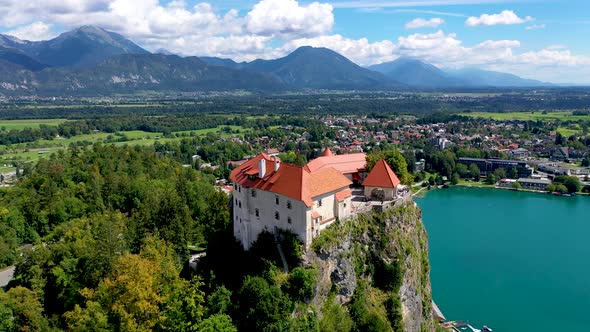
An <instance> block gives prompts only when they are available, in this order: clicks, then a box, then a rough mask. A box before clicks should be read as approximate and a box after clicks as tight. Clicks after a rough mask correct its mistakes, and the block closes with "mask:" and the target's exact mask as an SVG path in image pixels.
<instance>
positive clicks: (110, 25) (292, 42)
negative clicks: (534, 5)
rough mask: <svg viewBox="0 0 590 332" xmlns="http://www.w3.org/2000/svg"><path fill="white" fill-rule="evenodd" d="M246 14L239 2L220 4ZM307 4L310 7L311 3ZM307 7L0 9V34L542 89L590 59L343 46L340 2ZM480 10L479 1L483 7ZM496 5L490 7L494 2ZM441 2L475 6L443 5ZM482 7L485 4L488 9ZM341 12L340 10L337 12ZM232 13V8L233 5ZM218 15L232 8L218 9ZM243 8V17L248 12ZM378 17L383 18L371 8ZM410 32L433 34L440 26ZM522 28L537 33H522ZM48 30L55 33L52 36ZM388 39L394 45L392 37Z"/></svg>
mask: <svg viewBox="0 0 590 332" xmlns="http://www.w3.org/2000/svg"><path fill="white" fill-rule="evenodd" d="M223 1H224V3H228V2H232V3H236V4H238V5H239V6H244V3H246V2H243V1H241V0H223ZM311 1H314V0H311ZM311 1H309V0H306V1H305V2H304V1H302V0H299V1H297V0H249V2H248V5H249V7H246V8H244V7H240V8H241V9H246V10H245V11H240V12H239V11H237V10H234V9H232V10H224V11H221V10H219V9H218V8H220V6H221V5H220V3H219V2H217V1H215V2H213V1H210V3H197V4H194V2H193V0H191V1H189V0H172V1H167V2H166V3H164V2H162V3H161V2H160V1H159V0H28V1H27V0H0V26H1V27H4V30H8V31H7V32H6V33H8V34H13V35H16V36H18V37H19V38H22V39H30V40H39V39H47V38H50V37H52V36H53V35H55V32H56V31H54V29H56V27H60V29H61V28H62V27H63V29H64V30H67V29H70V28H75V27H78V26H81V25H86V24H93V25H98V26H101V27H103V28H106V29H108V30H111V31H115V32H118V33H121V34H122V35H123V36H125V37H127V38H129V39H131V40H133V41H134V42H136V43H138V44H139V45H141V46H142V47H145V48H147V49H149V50H156V49H159V48H165V49H167V50H169V51H171V52H173V53H176V54H181V55H197V56H204V55H208V56H218V57H227V58H232V59H234V60H237V61H251V60H254V59H256V58H264V59H271V58H277V57H281V56H285V55H287V54H288V53H289V52H291V51H293V50H294V49H296V48H297V47H299V46H306V45H309V46H315V47H327V48H330V49H333V50H334V51H336V52H339V53H341V54H343V55H344V56H346V57H347V58H349V59H351V60H352V61H354V62H356V63H358V64H360V65H371V64H375V63H380V62H385V61H391V60H394V59H396V58H398V57H400V56H410V57H415V58H420V59H423V60H425V61H428V62H431V63H433V64H435V65H438V66H443V67H464V66H478V67H481V68H485V69H491V70H500V71H508V72H513V73H516V74H519V75H522V76H525V77H534V78H539V79H545V80H549V81H564V80H565V81H572V82H574V81H576V80H575V79H571V78H572V77H574V78H575V77H577V78H578V80H579V81H583V80H587V77H590V57H588V56H580V55H577V54H574V53H572V52H571V51H570V50H569V49H568V48H567V47H565V46H559V45H553V46H547V47H545V48H542V49H536V50H524V51H523V50H520V48H521V42H520V41H518V40H484V41H481V42H479V43H475V44H470V45H465V44H464V43H463V42H462V41H461V39H460V38H459V37H458V35H457V34H455V33H449V32H444V31H442V30H439V31H436V32H432V33H414V34H409V35H405V36H400V37H398V38H397V39H392V40H381V41H373V40H369V39H367V38H358V39H350V38H347V37H346V36H343V35H341V34H334V33H333V32H332V29H333V27H334V10H333V8H338V7H342V4H343V2H338V1H336V2H331V4H328V3H326V2H327V0H324V3H321V0H320V2H311ZM484 1H485V0H484ZM501 1H504V0H497V1H496V2H501ZM435 2H436V3H442V2H445V0H441V1H437V0H408V1H405V2H404V1H393V0H392V1H377V0H371V1H356V4H355V3H353V2H348V3H347V4H348V6H356V5H358V7H359V8H360V7H361V4H362V5H363V6H364V7H369V5H371V4H372V5H374V6H375V7H376V8H386V7H398V8H399V7H408V6H413V5H412V3H420V4H417V5H416V6H422V5H424V4H426V3H430V5H434V3H435ZM447 2H448V3H451V2H453V3H455V4H456V3H459V2H471V3H476V2H480V1H479V0H478V1H475V0H473V1H472V0H449V1H447ZM488 2H493V1H492V0H490V1H488ZM345 5H346V4H345ZM236 6H237V5H236ZM223 8H237V7H235V6H227V5H223ZM247 8H249V11H248V9H247ZM379 10H380V11H381V12H384V10H382V9H379ZM385 12H391V13H394V12H395V13H398V12H415V13H420V14H427V15H433V16H442V15H453V16H460V15H461V14H453V13H438V12H436V13H435V12H431V11H427V10H420V9H411V8H405V9H404V8H399V9H395V8H394V9H390V10H385ZM421 20H422V21H420V20H414V21H412V22H409V23H408V28H414V27H418V26H422V27H438V26H440V25H441V24H443V23H444V20H442V19H440V18H434V19H430V20H426V19H421ZM532 20H533V18H531V17H524V18H522V17H519V16H518V15H516V14H515V13H514V12H513V11H503V12H501V13H500V14H492V15H488V14H484V15H481V16H480V17H470V18H468V19H467V21H466V24H467V25H472V26H479V25H495V24H517V23H525V22H528V21H532ZM527 25H528V26H527V27H526V29H529V30H530V29H533V27H534V28H541V26H544V25H543V24H535V25H533V24H532V23H531V24H527ZM52 28H53V29H52ZM392 37H393V36H392Z"/></svg>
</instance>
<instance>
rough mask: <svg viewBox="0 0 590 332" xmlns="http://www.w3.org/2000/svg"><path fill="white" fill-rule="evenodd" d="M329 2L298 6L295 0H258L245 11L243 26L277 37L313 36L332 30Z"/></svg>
mask: <svg viewBox="0 0 590 332" xmlns="http://www.w3.org/2000/svg"><path fill="white" fill-rule="evenodd" d="M332 10H333V8H332V6H331V5H329V4H321V3H319V2H314V3H311V4H309V5H307V6H300V5H299V3H298V2H297V1H296V0H262V1H260V2H259V3H257V4H256V5H254V8H253V9H252V10H251V11H250V12H249V13H248V15H247V17H246V29H247V30H248V31H249V32H251V33H254V34H258V35H265V36H279V37H287V38H289V37H294V36H295V37H313V36H319V35H324V34H326V33H328V32H330V31H331V30H332V26H333V25H334V14H333V13H332Z"/></svg>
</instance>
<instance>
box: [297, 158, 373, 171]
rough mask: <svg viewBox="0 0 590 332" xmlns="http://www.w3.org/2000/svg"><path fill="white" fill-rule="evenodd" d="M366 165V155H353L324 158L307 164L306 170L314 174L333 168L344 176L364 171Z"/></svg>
mask: <svg viewBox="0 0 590 332" xmlns="http://www.w3.org/2000/svg"><path fill="white" fill-rule="evenodd" d="M366 163H367V161H366V154H364V153H351V154H341V155H333V156H322V157H319V158H316V159H314V160H312V161H310V162H309V163H307V165H305V168H306V169H308V170H309V172H312V173H313V172H316V171H318V170H320V169H324V168H329V167H332V168H334V169H336V170H337V171H339V172H340V173H342V174H352V173H357V172H359V171H363V170H364V169H365V164H366Z"/></svg>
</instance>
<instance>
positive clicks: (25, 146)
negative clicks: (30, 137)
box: [0, 120, 248, 172]
mask: <svg viewBox="0 0 590 332" xmlns="http://www.w3.org/2000/svg"><path fill="white" fill-rule="evenodd" d="M35 121H37V123H40V122H39V121H40V120H35ZM28 123H34V121H30V122H28ZM226 127H230V128H231V130H232V131H234V132H235V131H239V132H240V133H238V134H235V133H231V132H226V131H224V130H223V129H224V128H226ZM247 131H248V129H245V128H243V127H241V126H219V127H216V128H207V129H199V130H189V131H180V132H173V133H172V135H173V137H164V136H163V134H162V133H150V132H145V131H141V130H133V131H122V132H118V133H103V132H97V133H93V134H85V135H78V136H74V137H70V138H56V139H53V140H39V141H36V142H31V143H22V144H14V145H12V146H3V145H0V169H2V172H6V171H11V170H14V168H12V167H4V164H11V163H12V162H14V161H19V162H34V161H36V160H38V159H40V158H42V157H44V156H47V155H49V154H51V153H53V152H55V151H57V150H59V149H64V148H67V147H68V146H69V145H70V144H72V143H79V142H88V143H91V144H92V143H106V144H115V145H142V146H149V145H153V144H154V143H156V142H160V143H165V142H172V141H176V140H181V139H183V138H185V137H189V136H204V135H207V134H209V133H214V134H218V135H219V136H221V137H226V138H229V137H233V136H242V135H243V133H244V132H247ZM176 136H178V137H176ZM119 140H121V141H119Z"/></svg>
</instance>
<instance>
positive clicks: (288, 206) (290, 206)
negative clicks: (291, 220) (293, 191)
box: [287, 201, 293, 210]
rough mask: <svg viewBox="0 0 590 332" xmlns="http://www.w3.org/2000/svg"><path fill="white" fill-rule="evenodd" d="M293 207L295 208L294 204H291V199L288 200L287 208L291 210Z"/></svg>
mask: <svg viewBox="0 0 590 332" xmlns="http://www.w3.org/2000/svg"><path fill="white" fill-rule="evenodd" d="M292 208H293V206H292V205H291V201H287V209H289V210H290V209H292Z"/></svg>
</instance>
